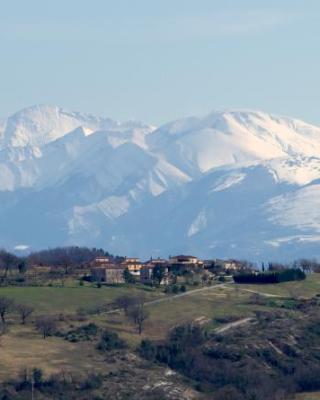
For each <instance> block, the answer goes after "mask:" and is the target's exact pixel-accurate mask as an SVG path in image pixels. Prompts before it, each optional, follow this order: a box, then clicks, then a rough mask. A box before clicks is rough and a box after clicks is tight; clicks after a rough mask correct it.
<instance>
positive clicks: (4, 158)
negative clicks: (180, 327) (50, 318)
mask: <svg viewBox="0 0 320 400" xmlns="http://www.w3.org/2000/svg"><path fill="white" fill-rule="evenodd" d="M8 121H9V122H8ZM1 126H2V128H1ZM8 126H9V128H8ZM319 154H320V128H319V127H317V126H313V125H311V124H308V123H305V122H303V121H301V120H298V119H291V118H288V117H280V116H275V115H272V114H267V113H263V112H261V111H253V110H234V111H232V110H231V111H230V110H228V111H226V110H224V111H213V112H211V113H209V114H208V115H206V116H203V117H195V116H193V117H189V118H185V119H178V120H175V121H173V122H169V123H167V124H164V125H161V126H160V127H158V128H155V127H153V126H151V125H148V124H144V123H142V122H137V121H134V122H133V121H129V122H125V123H120V122H117V121H113V120H112V119H110V118H101V117H95V116H92V115H90V114H82V113H77V112H69V111H67V110H64V109H62V108H59V107H56V106H45V105H41V106H33V107H31V108H27V109H24V110H22V111H21V112H17V113H16V114H14V115H13V116H11V117H9V118H8V119H7V120H5V122H4V123H3V124H2V125H0V204H1V205H2V211H1V210H0V245H2V246H6V247H9V248H13V247H15V246H18V245H21V244H24V245H29V246H30V247H31V248H37V247H47V246H53V245H64V244H90V245H91V244H92V245H98V246H103V247H106V248H108V249H110V250H112V251H113V252H118V253H123V251H125V252H127V253H128V254H129V253H130V254H137V255H140V256H149V255H150V254H154V255H168V254H169V253H170V254H173V253H174V252H176V251H177V252H180V251H185V252H188V253H189V252H195V253H197V254H199V253H200V254H199V255H201V256H206V257H207V256H208V257H209V256H212V255H216V256H221V257H222V256H223V257H237V256H241V257H248V258H257V257H260V258H264V257H274V258H291V257H292V256H293V255H294V254H295V255H297V253H299V252H300V253H301V256H302V255H307V256H312V257H313V256H318V255H319V252H318V250H317V244H318V243H319V241H320V239H319V236H320V233H319V231H320V222H318V221H319V215H320V212H318V211H317V204H318V203H317V198H318V197H317V194H318V190H319V188H318V181H319V180H320V158H319V157H318V155H319ZM307 188H309V189H307ZM237 202H239V204H238V205H237ZM234 208H235V209H236V210H237V211H238V213H237V212H235V210H234ZM21 222H22V223H23V224H24V225H26V226H34V228H33V232H32V234H30V232H29V233H28V230H27V229H22V228H21ZM148 223H150V224H151V225H152V226H153V229H152V228H150V227H149V226H148ZM158 227H161V228H159V229H158ZM290 238H291V239H290ZM292 242H294V246H293V245H292ZM288 243H289V244H288ZM293 247H294V248H293Z"/></svg>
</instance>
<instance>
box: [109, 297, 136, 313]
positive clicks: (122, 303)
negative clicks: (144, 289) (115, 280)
mask: <svg viewBox="0 0 320 400" xmlns="http://www.w3.org/2000/svg"><path fill="white" fill-rule="evenodd" d="M138 302H139V300H138V298H137V297H136V296H128V295H125V294H124V295H122V296H119V297H117V298H116V299H115V302H114V304H115V306H116V307H118V308H120V309H122V310H123V311H124V313H125V315H128V310H129V308H130V307H132V306H134V305H136V304H137V303H138Z"/></svg>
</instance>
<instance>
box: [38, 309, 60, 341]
mask: <svg viewBox="0 0 320 400" xmlns="http://www.w3.org/2000/svg"><path fill="white" fill-rule="evenodd" d="M56 327H57V324H56V320H55V319H54V317H51V316H49V315H43V316H39V317H38V318H37V319H36V329H37V330H38V331H39V332H40V333H41V335H42V337H43V339H46V338H47V336H50V335H52V334H53V333H54V331H55V330H56Z"/></svg>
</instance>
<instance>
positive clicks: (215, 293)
mask: <svg viewBox="0 0 320 400" xmlns="http://www.w3.org/2000/svg"><path fill="white" fill-rule="evenodd" d="M288 287H289V288H290V287H292V288H294V289H296V288H298V289H297V291H299V293H303V295H304V296H306V297H310V296H312V295H315V294H317V293H320V274H314V275H312V276H309V277H308V279H307V280H306V281H303V282H294V283H283V284H279V285H241V288H245V289H250V290H254V291H260V292H265V293H270V294H276V295H280V296H288V295H289V291H291V290H289V291H288ZM124 293H126V294H129V293H130V294H134V293H145V295H146V296H147V298H148V299H149V300H152V299H155V298H160V297H165V296H167V295H165V294H163V293H161V292H160V291H159V290H155V291H152V290H151V291H150V290H143V289H142V288H141V287H102V288H99V289H98V288H94V287H89V286H84V287H64V288H63V287H61V288H57V287H27V288H23V287H10V288H0V295H3V296H9V297H11V298H13V299H14V300H15V301H16V302H17V303H26V304H30V305H32V306H34V307H35V309H36V313H54V314H59V313H66V314H68V313H70V314H72V313H75V311H76V310H77V309H78V308H79V307H83V308H90V307H93V306H95V305H97V304H101V303H111V302H112V301H113V300H114V299H115V298H116V297H117V296H119V295H120V294H124ZM250 297H251V294H250V293H249V292H246V291H243V290H236V286H235V285H231V284H228V285H226V286H224V285H220V286H216V287H211V288H209V289H207V290H204V291H198V292H194V293H192V292H189V294H188V295H186V296H183V297H179V298H168V301H165V302H162V303H158V304H152V305H149V306H148V309H149V311H150V318H149V320H148V321H147V323H146V325H145V330H144V332H143V334H142V335H141V336H140V335H138V334H137V332H136V328H135V327H134V326H133V325H132V323H131V322H130V321H129V320H128V319H127V318H126V317H125V316H124V314H123V313H122V312H117V313H112V314H100V315H88V316H87V317H86V320H85V321H81V322H80V321H77V320H76V319H75V320H73V321H67V322H61V325H62V328H64V329H66V328H67V329H70V328H71V327H72V325H79V324H85V323H89V322H95V323H97V324H98V325H99V326H100V327H107V328H109V329H111V330H113V331H116V332H117V333H118V334H119V335H120V336H121V337H122V338H123V339H125V340H126V341H127V342H128V343H129V345H130V346H131V347H132V348H135V347H136V346H137V345H138V344H139V343H140V341H141V339H143V338H149V339H163V338H165V337H166V335H167V334H168V332H169V331H170V329H171V328H172V327H174V326H176V325H178V324H180V323H182V322H189V321H190V322H191V321H193V322H197V323H199V324H204V326H206V327H207V329H214V328H215V327H217V326H218V323H217V322H216V321H215V318H217V317H221V316H226V315H227V316H234V317H237V318H239V319H240V318H242V317H247V316H251V315H253V314H254V311H256V310H259V309H268V308H267V307H266V306H261V305H257V304H252V302H251V301H250ZM32 320H34V316H33V318H32ZM32 320H31V321H30V322H29V323H28V324H27V325H26V326H22V325H20V324H19V323H18V320H16V319H13V320H12V321H11V323H10V324H9V331H8V333H7V334H5V335H4V336H3V337H2V339H1V346H0V379H2V378H8V377H10V376H12V374H17V373H18V372H19V371H20V370H21V369H22V368H23V367H26V366H27V367H28V368H33V367H35V366H37V367H40V368H42V369H43V370H44V371H45V372H46V373H48V374H49V373H52V372H56V371H58V370H61V369H65V370H71V371H75V372H77V373H78V372H82V371H83V372H85V371H88V370H92V369H95V370H97V371H98V370H99V369H100V368H101V366H102V365H103V360H102V358H101V357H100V356H99V354H98V353H97V352H96V351H95V347H94V345H93V344H92V343H90V342H89V343H81V344H80V345H79V343H78V344H77V343H69V342H67V341H66V340H63V339H61V338H58V337H49V338H48V339H46V340H43V339H42V338H41V336H40V335H39V333H37V332H36V331H35V328H34V325H33V322H32ZM79 349H81V351H79ZM308 395H309V394H308ZM308 395H305V396H306V397H298V399H301V400H313V399H318V398H319V397H307V396H308ZM310 396H312V395H311V394H310ZM315 396H318V394H316V395H315Z"/></svg>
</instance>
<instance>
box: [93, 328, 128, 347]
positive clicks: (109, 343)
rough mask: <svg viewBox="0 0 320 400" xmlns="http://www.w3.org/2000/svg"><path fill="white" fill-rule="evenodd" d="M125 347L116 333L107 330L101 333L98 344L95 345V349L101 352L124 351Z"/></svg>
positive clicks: (124, 343)
mask: <svg viewBox="0 0 320 400" xmlns="http://www.w3.org/2000/svg"><path fill="white" fill-rule="evenodd" d="M126 347H127V345H126V342H125V341H124V340H122V339H121V338H119V336H118V334H117V333H115V332H110V331H108V330H105V331H104V332H103V333H102V335H101V338H100V342H99V343H98V345H97V349H98V350H101V351H109V350H116V349H124V348H126Z"/></svg>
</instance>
